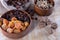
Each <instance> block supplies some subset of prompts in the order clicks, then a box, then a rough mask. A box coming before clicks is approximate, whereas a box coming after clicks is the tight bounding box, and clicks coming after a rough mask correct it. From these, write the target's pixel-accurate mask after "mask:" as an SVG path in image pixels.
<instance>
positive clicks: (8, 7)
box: [0, 0, 16, 10]
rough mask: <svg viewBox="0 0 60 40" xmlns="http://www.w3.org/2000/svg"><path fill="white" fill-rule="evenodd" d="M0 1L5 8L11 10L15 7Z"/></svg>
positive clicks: (2, 0)
mask: <svg viewBox="0 0 60 40" xmlns="http://www.w3.org/2000/svg"><path fill="white" fill-rule="evenodd" d="M0 1H1V4H2V5H3V7H4V8H6V9H7V10H12V9H16V8H15V7H13V6H8V5H7V4H6V3H5V2H4V0H0Z"/></svg>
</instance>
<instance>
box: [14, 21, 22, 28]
mask: <svg viewBox="0 0 60 40" xmlns="http://www.w3.org/2000/svg"><path fill="white" fill-rule="evenodd" d="M22 27H23V26H22V22H20V21H16V22H15V28H16V29H21V28H22Z"/></svg>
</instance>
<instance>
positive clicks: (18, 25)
mask: <svg viewBox="0 0 60 40" xmlns="http://www.w3.org/2000/svg"><path fill="white" fill-rule="evenodd" d="M0 23H1V22H0ZM2 23H3V24H2V25H1V27H2V29H3V30H5V31H7V32H8V33H20V32H22V31H24V30H25V29H26V28H27V27H28V26H29V22H27V21H26V22H22V21H20V20H17V18H15V17H13V18H12V19H11V21H8V20H7V19H3V22H2Z"/></svg>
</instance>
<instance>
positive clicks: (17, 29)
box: [0, 10, 33, 38]
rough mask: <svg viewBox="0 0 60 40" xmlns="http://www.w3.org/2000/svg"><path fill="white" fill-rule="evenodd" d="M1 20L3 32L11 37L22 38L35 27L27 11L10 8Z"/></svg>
mask: <svg viewBox="0 0 60 40" xmlns="http://www.w3.org/2000/svg"><path fill="white" fill-rule="evenodd" d="M0 21H1V22H0V26H1V29H2V33H3V34H4V35H5V36H7V37H9V38H21V37H23V36H25V35H27V34H28V33H29V32H30V31H31V28H33V26H31V24H32V20H31V17H30V15H29V14H28V13H27V12H26V11H21V10H10V11H8V12H6V13H4V14H3V15H2V16H1V18H0Z"/></svg>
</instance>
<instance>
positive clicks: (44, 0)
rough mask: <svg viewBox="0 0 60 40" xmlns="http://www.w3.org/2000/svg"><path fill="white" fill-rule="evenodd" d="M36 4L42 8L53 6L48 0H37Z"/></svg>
mask: <svg viewBox="0 0 60 40" xmlns="http://www.w3.org/2000/svg"><path fill="white" fill-rule="evenodd" d="M36 4H37V6H38V7H39V8H41V9H50V8H52V7H53V5H52V4H51V3H50V2H49V1H48V0H37V2H36Z"/></svg>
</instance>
